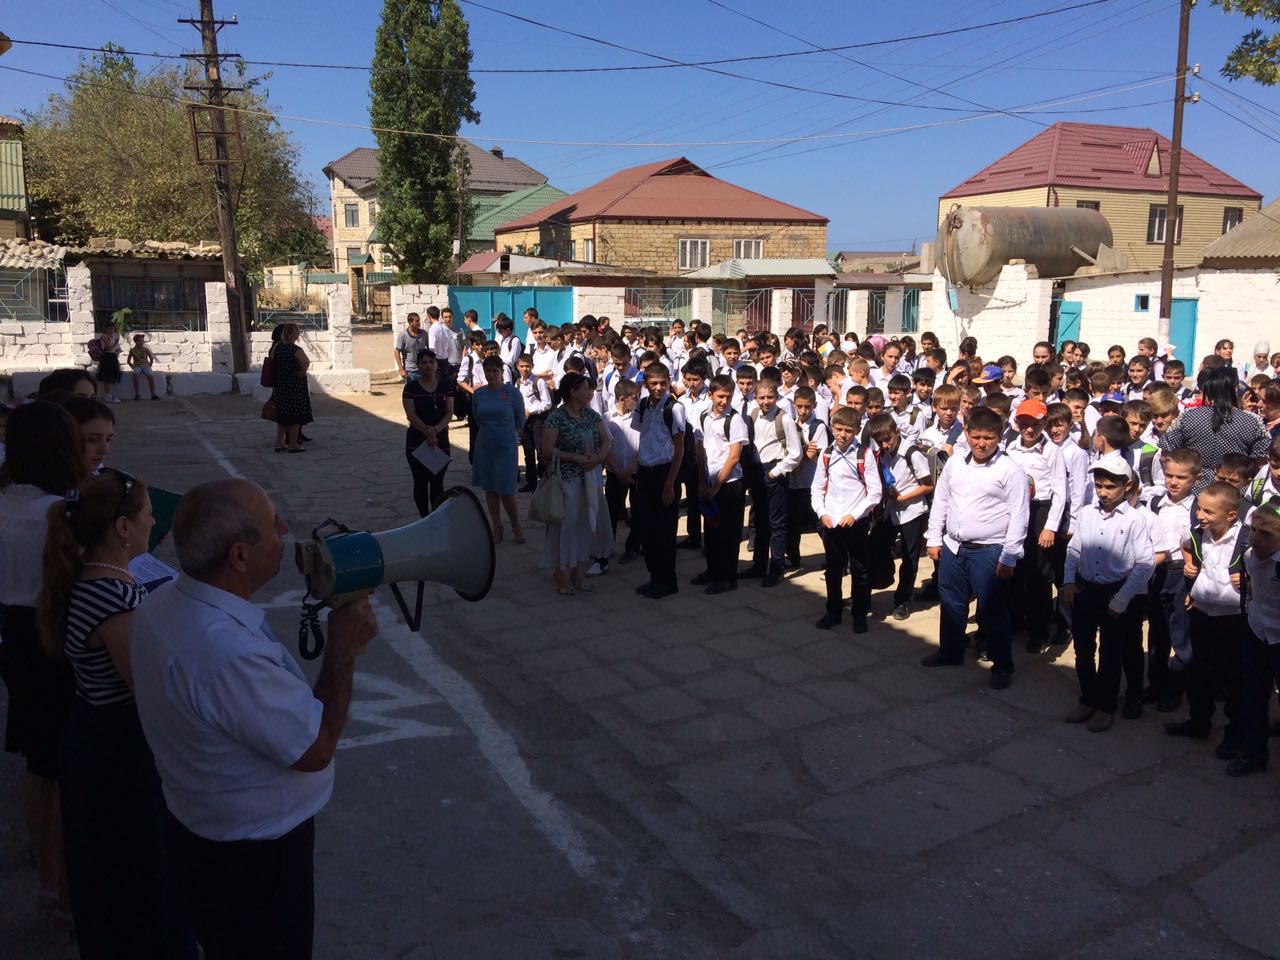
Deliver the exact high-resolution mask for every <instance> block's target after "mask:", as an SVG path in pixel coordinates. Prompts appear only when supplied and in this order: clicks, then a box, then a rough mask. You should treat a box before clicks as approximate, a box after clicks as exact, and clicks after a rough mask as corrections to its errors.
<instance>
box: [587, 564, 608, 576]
mask: <svg viewBox="0 0 1280 960" xmlns="http://www.w3.org/2000/svg"><path fill="white" fill-rule="evenodd" d="M587 576H588V577H603V576H604V567H602V566H600V561H599V560H597V561H596V562H595V563H593V564H591V566H589V567H588V568H587Z"/></svg>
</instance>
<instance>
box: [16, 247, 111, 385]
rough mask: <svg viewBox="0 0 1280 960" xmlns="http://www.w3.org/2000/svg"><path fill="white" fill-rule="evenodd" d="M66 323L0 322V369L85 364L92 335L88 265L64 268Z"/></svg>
mask: <svg viewBox="0 0 1280 960" xmlns="http://www.w3.org/2000/svg"><path fill="white" fill-rule="evenodd" d="M67 301H68V302H67V322H66V323H5V322H0V371H3V372H5V373H14V372H19V371H28V370H32V371H36V370H56V369H57V368H58V367H74V366H88V365H89V363H90V360H89V354H88V352H87V351H86V350H85V344H86V343H88V342H89V341H90V340H92V339H93V337H94V328H93V286H92V284H91V282H90V277H89V268H88V267H85V266H75V267H70V268H68V269H67Z"/></svg>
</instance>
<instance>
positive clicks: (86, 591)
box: [39, 468, 192, 958]
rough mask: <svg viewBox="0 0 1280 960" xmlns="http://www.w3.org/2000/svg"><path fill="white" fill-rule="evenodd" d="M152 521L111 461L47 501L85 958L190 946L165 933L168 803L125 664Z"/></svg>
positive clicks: (48, 570)
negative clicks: (138, 564) (66, 681)
mask: <svg viewBox="0 0 1280 960" xmlns="http://www.w3.org/2000/svg"><path fill="white" fill-rule="evenodd" d="M153 525H154V519H153V518H152V515H151V501H150V498H149V497H148V495H147V488H146V487H145V486H144V485H143V484H142V483H141V482H140V481H138V480H135V479H134V478H133V477H130V476H129V475H128V474H125V473H121V472H120V471H117V470H112V469H110V468H108V469H106V470H104V471H103V472H102V473H101V474H99V475H97V476H94V477H90V478H89V479H88V480H86V481H84V483H82V484H81V485H80V487H79V489H78V490H74V491H71V492H70V493H68V495H67V497H66V499H65V500H64V501H60V502H58V503H55V504H53V506H51V507H50V508H49V515H48V534H47V535H46V539H45V550H44V577H43V584H42V590H41V593H40V604H39V609H40V633H41V639H42V642H43V643H44V646H45V650H46V652H47V653H49V654H50V655H51V656H53V657H58V658H65V659H66V660H67V661H68V662H69V663H70V665H71V670H72V673H73V675H74V677H75V694H76V695H75V700H74V704H73V706H72V710H71V716H70V718H69V719H68V721H67V726H66V729H65V731H64V734H63V740H62V756H61V762H60V764H59V770H60V774H61V776H60V784H61V788H62V826H63V833H64V836H65V844H66V861H67V874H68V879H69V883H70V889H71V912H72V916H73V917H74V919H75V925H76V933H77V936H78V939H79V942H80V951H81V956H83V957H120V958H125V957H129V958H133V957H137V958H159V957H170V956H182V955H184V954H185V955H187V956H191V955H192V953H191V952H190V951H189V950H186V949H184V948H183V947H182V946H181V945H180V944H181V941H182V938H181V937H180V936H179V937H177V938H176V940H177V941H178V944H177V945H175V943H174V942H173V941H174V938H172V937H171V935H167V934H166V923H167V919H168V918H167V911H166V910H165V907H164V905H165V902H166V898H165V891H166V890H167V885H166V884H165V883H164V879H163V876H162V868H161V863H162V858H161V838H162V830H163V825H164V822H165V821H164V800H163V799H162V796H161V793H160V779H159V776H158V775H157V773H156V767H155V761H154V759H153V758H152V756H151V751H150V749H149V748H148V747H147V742H146V740H145V738H144V737H143V734H142V727H141V725H140V723H139V722H138V710H137V707H136V705H135V704H134V699H133V676H132V672H131V670H130V668H129V623H130V621H131V620H132V618H133V611H134V609H136V608H137V606H138V605H139V604H140V603H142V600H143V598H144V596H145V595H146V591H145V590H144V589H143V588H142V587H140V586H139V585H138V584H136V583H135V582H134V579H133V575H132V574H131V573H130V572H129V561H130V560H132V559H133V558H134V557H136V556H138V555H139V554H141V553H144V552H146V549H147V541H148V539H149V537H150V534H151V528H152V526H153Z"/></svg>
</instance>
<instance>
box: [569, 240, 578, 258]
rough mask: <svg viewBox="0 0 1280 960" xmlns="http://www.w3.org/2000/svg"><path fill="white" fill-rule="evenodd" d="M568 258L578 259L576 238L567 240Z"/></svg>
mask: <svg viewBox="0 0 1280 960" xmlns="http://www.w3.org/2000/svg"><path fill="white" fill-rule="evenodd" d="M569 259H570V260H577V259H578V241H577V240H570V241H569Z"/></svg>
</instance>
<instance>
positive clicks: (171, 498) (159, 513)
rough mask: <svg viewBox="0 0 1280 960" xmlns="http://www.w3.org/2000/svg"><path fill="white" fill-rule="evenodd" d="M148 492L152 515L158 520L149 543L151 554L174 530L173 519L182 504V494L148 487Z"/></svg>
mask: <svg viewBox="0 0 1280 960" xmlns="http://www.w3.org/2000/svg"><path fill="white" fill-rule="evenodd" d="M147 491H148V492H149V493H150V494H151V515H152V516H153V517H155V520H156V525H155V526H154V527H152V528H151V539H150V541H149V542H148V543H147V550H148V552H151V551H154V550H155V548H156V547H157V546H159V544H160V541H161V540H163V539H164V538H165V537H167V536H168V535H169V531H170V530H172V529H173V518H174V515H175V514H177V512H178V504H179V503H181V502H182V494H180V493H174V492H173V491H171V490H162V489H160V488H159V487H148V488H147Z"/></svg>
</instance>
